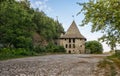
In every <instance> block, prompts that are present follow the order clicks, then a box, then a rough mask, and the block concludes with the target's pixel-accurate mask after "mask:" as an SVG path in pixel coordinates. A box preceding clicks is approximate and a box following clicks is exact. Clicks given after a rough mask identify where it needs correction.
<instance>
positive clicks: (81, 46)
mask: <svg viewBox="0 0 120 76" xmlns="http://www.w3.org/2000/svg"><path fill="white" fill-rule="evenodd" d="M60 45H61V46H64V48H65V49H66V52H67V53H80V54H83V53H85V40H84V39H60Z"/></svg>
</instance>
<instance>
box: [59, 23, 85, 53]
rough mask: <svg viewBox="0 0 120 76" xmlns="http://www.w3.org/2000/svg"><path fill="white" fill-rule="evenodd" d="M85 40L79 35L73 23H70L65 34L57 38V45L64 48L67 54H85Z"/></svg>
mask: <svg viewBox="0 0 120 76" xmlns="http://www.w3.org/2000/svg"><path fill="white" fill-rule="evenodd" d="M85 41H86V38H85V37H84V36H83V35H82V34H81V33H80V31H79V29H78V27H77V26H76V23H75V21H73V22H72V24H71V25H70V27H69V29H68V30H67V32H66V33H65V34H62V35H61V37H60V38H59V44H60V45H61V46H64V48H65V49H66V52H67V53H78V54H83V53H85Z"/></svg>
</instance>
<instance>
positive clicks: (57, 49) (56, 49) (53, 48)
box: [46, 43, 66, 53]
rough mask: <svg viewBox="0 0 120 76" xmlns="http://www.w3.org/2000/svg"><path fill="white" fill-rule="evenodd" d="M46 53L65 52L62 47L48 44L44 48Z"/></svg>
mask: <svg viewBox="0 0 120 76" xmlns="http://www.w3.org/2000/svg"><path fill="white" fill-rule="evenodd" d="M46 52H48V53H65V52H66V51H65V49H64V47H63V46H58V45H55V44H53V43H49V44H48V45H47V46H46Z"/></svg>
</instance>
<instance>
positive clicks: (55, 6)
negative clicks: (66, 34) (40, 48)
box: [29, 0, 120, 52]
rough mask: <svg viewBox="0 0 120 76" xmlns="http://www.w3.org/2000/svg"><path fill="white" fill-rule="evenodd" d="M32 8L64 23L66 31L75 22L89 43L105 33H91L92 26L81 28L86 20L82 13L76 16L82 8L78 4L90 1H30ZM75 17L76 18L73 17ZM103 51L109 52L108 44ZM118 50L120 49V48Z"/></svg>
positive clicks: (104, 45)
mask: <svg viewBox="0 0 120 76" xmlns="http://www.w3.org/2000/svg"><path fill="white" fill-rule="evenodd" d="M29 1H30V3H31V7H32V8H39V10H40V11H44V12H45V14H46V15H47V16H49V17H51V18H53V19H54V20H57V19H58V20H59V22H60V23H62V25H63V28H64V30H65V31H67V29H68V28H69V26H70V25H71V23H72V21H73V20H74V21H75V22H76V24H77V26H78V28H79V31H80V32H81V34H82V35H84V37H86V38H87V41H92V40H98V38H100V37H101V36H102V35H103V33H101V32H95V33H91V26H90V25H89V24H88V25H85V26H84V27H82V26H79V25H80V24H81V22H82V20H83V19H84V14H83V13H81V14H79V15H78V16H77V15H76V14H77V13H78V12H79V11H80V10H81V8H82V7H81V6H79V5H78V4H77V2H80V3H83V2H87V1H88V0H29ZM73 16H74V17H73ZM102 45H103V49H104V51H105V52H107V51H109V50H110V48H109V46H107V44H105V42H104V43H102ZM117 49H120V47H119V48H118V47H117Z"/></svg>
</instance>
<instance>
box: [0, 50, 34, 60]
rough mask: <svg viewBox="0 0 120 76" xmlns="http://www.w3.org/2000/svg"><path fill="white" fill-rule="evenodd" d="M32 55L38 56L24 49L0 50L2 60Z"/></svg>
mask: <svg viewBox="0 0 120 76" xmlns="http://www.w3.org/2000/svg"><path fill="white" fill-rule="evenodd" d="M32 55H36V53H35V52H33V51H29V50H26V49H24V48H17V49H11V48H3V49H2V50H0V60H2V59H9V58H15V57H22V56H32Z"/></svg>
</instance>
